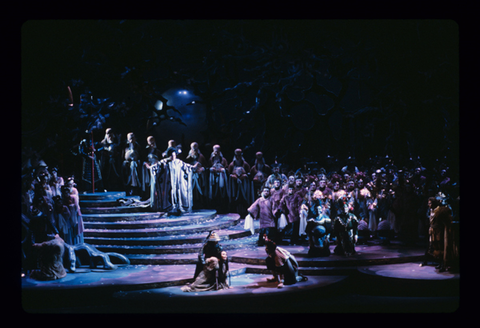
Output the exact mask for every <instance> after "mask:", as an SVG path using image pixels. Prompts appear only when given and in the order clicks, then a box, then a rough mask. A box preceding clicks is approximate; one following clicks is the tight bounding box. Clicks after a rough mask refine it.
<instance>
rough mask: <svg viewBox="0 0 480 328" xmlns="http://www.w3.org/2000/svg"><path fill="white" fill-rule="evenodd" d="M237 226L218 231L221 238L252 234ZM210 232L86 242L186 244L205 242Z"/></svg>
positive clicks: (153, 244)
mask: <svg viewBox="0 0 480 328" xmlns="http://www.w3.org/2000/svg"><path fill="white" fill-rule="evenodd" d="M235 228H236V226H234V227H231V228H227V229H222V230H219V231H217V234H218V236H219V237H220V238H221V240H229V239H239V238H243V237H248V236H250V235H251V232H250V231H249V230H244V229H243V228H242V227H237V229H235ZM208 234H209V232H208V231H204V232H200V233H195V234H189V235H185V234H179V235H168V236H160V237H144V238H105V237H85V242H86V243H87V244H91V245H115V246H164V245H185V244H198V243H203V242H204V241H205V239H206V238H207V236H208Z"/></svg>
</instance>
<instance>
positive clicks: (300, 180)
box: [295, 179, 303, 187]
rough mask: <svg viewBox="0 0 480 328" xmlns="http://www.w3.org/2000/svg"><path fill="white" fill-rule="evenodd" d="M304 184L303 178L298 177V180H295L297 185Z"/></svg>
mask: <svg viewBox="0 0 480 328" xmlns="http://www.w3.org/2000/svg"><path fill="white" fill-rule="evenodd" d="M302 184H303V181H302V179H296V180H295V185H296V186H297V187H300V186H301V185H302Z"/></svg>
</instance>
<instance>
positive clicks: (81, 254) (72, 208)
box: [22, 161, 129, 280]
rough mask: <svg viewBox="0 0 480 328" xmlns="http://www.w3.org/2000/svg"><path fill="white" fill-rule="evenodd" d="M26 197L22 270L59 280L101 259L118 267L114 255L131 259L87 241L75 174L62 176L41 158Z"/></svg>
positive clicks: (125, 262) (32, 276)
mask: <svg viewBox="0 0 480 328" xmlns="http://www.w3.org/2000/svg"><path fill="white" fill-rule="evenodd" d="M25 187H26V188H28V190H27V192H26V194H25V196H26V197H23V198H22V271H23V274H25V275H26V274H28V275H29V276H30V277H31V278H33V279H36V280H55V279H61V278H63V277H65V276H66V275H67V272H75V271H76V269H77V267H79V266H81V265H82V262H83V263H85V262H86V263H88V264H89V265H90V267H91V268H93V267H96V265H97V263H98V262H99V261H100V262H102V263H103V265H104V268H105V269H115V268H116V266H115V265H113V264H112V262H111V261H110V258H111V257H112V256H113V257H116V258H117V259H118V260H119V261H121V262H122V263H124V264H128V263H129V260H128V259H127V258H126V257H125V256H123V255H121V254H117V253H108V254H107V253H102V252H100V251H98V250H97V249H96V248H95V247H93V246H92V245H89V244H86V243H85V242H84V237H83V232H84V224H83V218H82V213H81V211H80V199H79V194H78V190H77V188H76V183H75V180H74V177H73V176H68V177H66V178H65V179H64V178H62V177H60V176H58V169H57V168H56V167H54V168H51V169H49V168H48V166H47V165H46V163H45V162H43V161H41V162H40V163H39V165H38V167H37V168H36V169H35V171H34V172H32V180H31V181H30V185H29V186H25Z"/></svg>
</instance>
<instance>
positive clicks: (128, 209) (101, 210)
mask: <svg viewBox="0 0 480 328" xmlns="http://www.w3.org/2000/svg"><path fill="white" fill-rule="evenodd" d="M80 211H81V212H82V215H83V214H108V213H138V212H151V211H152V210H151V209H150V208H149V207H136V206H105V207H84V206H83V205H81V204H80ZM155 213H156V212H155Z"/></svg>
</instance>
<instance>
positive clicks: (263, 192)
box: [262, 188, 270, 198]
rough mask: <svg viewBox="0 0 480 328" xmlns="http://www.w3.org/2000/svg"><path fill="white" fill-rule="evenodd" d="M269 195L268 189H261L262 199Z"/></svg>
mask: <svg viewBox="0 0 480 328" xmlns="http://www.w3.org/2000/svg"><path fill="white" fill-rule="evenodd" d="M269 195H270V189H268V188H263V191H262V196H263V197H265V198H266V197H268V196H269Z"/></svg>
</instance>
